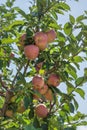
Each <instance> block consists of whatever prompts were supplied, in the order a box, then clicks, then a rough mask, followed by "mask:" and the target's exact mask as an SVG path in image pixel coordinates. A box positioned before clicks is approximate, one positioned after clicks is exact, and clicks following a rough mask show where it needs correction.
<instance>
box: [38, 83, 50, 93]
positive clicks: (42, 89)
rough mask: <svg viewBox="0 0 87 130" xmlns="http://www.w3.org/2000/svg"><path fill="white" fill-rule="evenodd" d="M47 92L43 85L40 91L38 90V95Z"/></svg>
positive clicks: (46, 87)
mask: <svg viewBox="0 0 87 130" xmlns="http://www.w3.org/2000/svg"><path fill="white" fill-rule="evenodd" d="M47 90H48V86H47V85H46V84H44V86H43V87H42V88H41V89H38V91H39V93H40V94H45V93H46V92H47Z"/></svg>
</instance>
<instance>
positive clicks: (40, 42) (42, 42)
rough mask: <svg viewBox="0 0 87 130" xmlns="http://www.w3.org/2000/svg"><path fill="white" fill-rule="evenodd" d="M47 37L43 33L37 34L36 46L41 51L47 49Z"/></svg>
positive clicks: (35, 38) (35, 37)
mask: <svg viewBox="0 0 87 130" xmlns="http://www.w3.org/2000/svg"><path fill="white" fill-rule="evenodd" d="M47 40H48V38H47V35H46V34H45V33H43V32H37V33H36V34H35V36H34V41H35V44H36V45H37V46H38V47H39V49H40V50H44V49H46V48H47Z"/></svg>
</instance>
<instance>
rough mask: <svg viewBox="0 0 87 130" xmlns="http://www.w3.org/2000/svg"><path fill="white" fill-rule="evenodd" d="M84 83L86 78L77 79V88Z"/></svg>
mask: <svg viewBox="0 0 87 130" xmlns="http://www.w3.org/2000/svg"><path fill="white" fill-rule="evenodd" d="M83 82H84V77H79V78H77V79H76V81H75V83H76V85H77V86H80V85H82V84H83Z"/></svg>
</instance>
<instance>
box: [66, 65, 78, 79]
mask: <svg viewBox="0 0 87 130" xmlns="http://www.w3.org/2000/svg"><path fill="white" fill-rule="evenodd" d="M66 71H67V73H68V74H69V75H71V76H72V77H73V78H74V79H76V78H77V74H76V71H75V70H74V69H72V68H70V66H68V67H67V68H66Z"/></svg>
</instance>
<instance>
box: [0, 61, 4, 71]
mask: <svg viewBox="0 0 87 130" xmlns="http://www.w3.org/2000/svg"><path fill="white" fill-rule="evenodd" d="M2 67H3V60H0V69H2Z"/></svg>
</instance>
